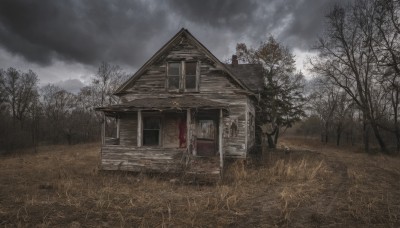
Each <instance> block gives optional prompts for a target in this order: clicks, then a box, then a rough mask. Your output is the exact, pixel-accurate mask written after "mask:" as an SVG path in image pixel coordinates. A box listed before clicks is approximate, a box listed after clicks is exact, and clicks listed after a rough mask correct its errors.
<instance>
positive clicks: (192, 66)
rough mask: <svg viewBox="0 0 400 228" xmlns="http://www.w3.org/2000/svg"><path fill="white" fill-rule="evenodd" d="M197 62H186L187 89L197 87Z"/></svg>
mask: <svg viewBox="0 0 400 228" xmlns="http://www.w3.org/2000/svg"><path fill="white" fill-rule="evenodd" d="M196 68H197V63H196V62H186V63H185V89H186V90H190V89H193V90H194V89H196V81H197V80H196V78H197V75H196V72H197V69H196Z"/></svg>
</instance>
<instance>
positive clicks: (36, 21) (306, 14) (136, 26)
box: [0, 0, 335, 91]
mask: <svg viewBox="0 0 400 228" xmlns="http://www.w3.org/2000/svg"><path fill="white" fill-rule="evenodd" d="M334 2H335V1H333V0H269V1H267V0H249V1H244V0H234V1H233V0H232V1H230V0H223V1H217V0H199V1H195V0H193V1H188V0H166V1H158V0H138V1H133V0H118V1H108V0H88V1H81V0H65V1H55V0H40V1H33V0H2V1H1V2H0V68H3V69H6V68H8V67H14V68H17V69H19V70H22V71H26V70H28V69H32V70H33V71H35V72H36V73H37V74H38V75H39V79H40V84H41V85H44V84H47V83H55V84H58V85H60V86H62V87H64V88H66V89H68V90H70V91H77V90H79V88H80V87H82V86H83V85H84V84H85V83H86V84H87V83H88V82H89V81H90V77H91V76H92V75H93V74H95V72H96V69H97V68H98V66H99V65H100V63H101V62H102V61H107V62H110V63H112V64H118V65H120V66H121V67H122V68H123V69H124V70H125V71H126V72H127V73H134V72H135V71H136V70H137V69H138V68H139V67H140V66H141V65H143V64H144V63H145V62H146V61H147V59H148V58H150V57H151V55H152V54H154V53H155V52H156V51H157V50H158V49H159V48H160V47H161V46H162V45H163V44H164V43H165V42H167V41H168V40H169V39H170V38H171V37H172V36H173V35H175V33H177V32H178V31H179V30H180V29H181V28H182V27H184V28H187V29H188V30H189V31H190V32H191V33H192V34H193V35H194V36H195V37H196V38H197V39H198V40H200V42H202V43H203V44H204V45H205V46H206V47H207V48H208V49H209V50H211V52H213V53H214V55H215V56H217V57H218V58H219V59H220V60H224V59H226V58H228V57H230V56H231V55H232V54H233V53H234V51H235V45H236V43H238V42H245V43H246V44H248V45H249V46H254V47H256V46H257V45H258V44H259V43H260V41H262V40H265V39H266V37H267V36H269V35H273V36H275V37H276V39H277V40H278V41H280V42H281V43H283V44H284V45H286V46H288V47H289V48H290V49H291V50H292V51H293V53H294V54H295V55H296V60H297V67H298V69H301V68H302V67H303V61H304V58H305V56H306V55H307V54H309V53H310V47H311V46H312V44H313V43H314V42H315V40H316V39H317V37H318V35H319V34H321V33H322V30H323V26H324V20H325V19H324V16H325V15H326V14H327V12H328V11H329V9H330V8H331V7H332V4H333V3H334Z"/></svg>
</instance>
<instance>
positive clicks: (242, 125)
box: [121, 39, 249, 158]
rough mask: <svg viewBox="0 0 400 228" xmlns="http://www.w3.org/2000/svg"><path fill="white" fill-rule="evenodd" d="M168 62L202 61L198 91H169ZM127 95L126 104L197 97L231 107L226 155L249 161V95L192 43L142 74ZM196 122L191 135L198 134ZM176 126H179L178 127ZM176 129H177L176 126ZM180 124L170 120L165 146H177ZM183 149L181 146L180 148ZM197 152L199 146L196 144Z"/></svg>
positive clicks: (226, 126)
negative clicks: (247, 155) (146, 100)
mask: <svg viewBox="0 0 400 228" xmlns="http://www.w3.org/2000/svg"><path fill="white" fill-rule="evenodd" d="M168 61H199V62H200V67H199V68H200V77H199V90H198V91H197V92H180V93H177V92H174V93H171V92H169V91H167V90H166V89H165V84H166V83H165V80H166V68H167V67H166V65H167V63H168ZM126 92H127V93H126V94H124V95H122V96H121V99H122V102H129V101H131V100H134V99H142V98H148V97H152V98H168V97H170V96H187V95H190V96H196V97H201V98H204V99H209V100H213V101H217V102H220V103H223V104H226V105H227V106H228V115H227V116H225V117H224V123H223V124H224V134H223V142H224V147H223V148H224V153H225V156H227V157H241V158H245V157H246V154H247V149H248V145H246V143H248V142H247V141H246V134H248V132H249V131H248V129H247V128H248V123H247V122H246V121H247V119H246V110H248V109H247V106H248V101H247V99H248V95H246V94H245V93H244V90H243V89H242V88H240V86H239V85H238V84H237V82H235V81H234V80H233V79H231V78H230V76H228V75H227V74H226V73H225V72H223V70H222V69H221V68H219V67H218V66H217V64H216V63H214V62H213V61H211V60H210V58H209V57H208V56H206V54H204V53H203V52H202V51H201V50H199V49H198V48H197V47H196V46H195V45H193V44H191V43H190V42H189V41H188V40H187V39H182V40H180V41H179V42H178V43H177V44H175V46H173V48H171V49H170V50H169V52H168V53H167V54H165V55H164V56H162V57H160V58H159V59H158V60H157V61H156V62H155V63H154V64H153V65H152V66H150V67H149V68H148V70H147V71H146V72H145V73H144V74H143V75H141V76H140V77H139V78H138V79H137V80H136V81H135V82H134V83H133V86H131V88H129V89H127V91H126ZM193 124H194V122H192V126H191V128H190V132H189V134H193V133H194V132H195V129H194V126H193ZM232 124H234V125H235V126H236V128H237V129H236V132H235V133H234V134H233V133H232ZM174 125H175V126H174ZM172 126H174V127H172ZM177 130H178V129H177V123H176V122H174V121H166V122H165V123H164V126H163V131H164V133H163V140H162V142H163V146H164V147H177V144H178V143H179V142H178V139H177V137H176V138H175V140H173V136H174V135H178V134H179V133H178V132H177ZM178 146H179V145H178ZM192 147H194V148H193V149H195V145H193V146H192Z"/></svg>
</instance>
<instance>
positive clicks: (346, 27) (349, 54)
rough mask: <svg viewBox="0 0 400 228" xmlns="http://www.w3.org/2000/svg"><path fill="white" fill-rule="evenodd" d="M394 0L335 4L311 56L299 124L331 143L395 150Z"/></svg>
mask: <svg viewBox="0 0 400 228" xmlns="http://www.w3.org/2000/svg"><path fill="white" fill-rule="evenodd" d="M399 13H400V1H399V0H373V1H370V0H357V1H354V2H353V3H351V4H350V5H346V6H345V7H343V6H335V7H334V8H333V9H332V10H331V11H330V13H329V14H328V15H327V18H326V19H327V23H326V29H325V32H324V35H323V36H322V37H321V38H320V39H319V41H318V42H317V44H316V46H315V50H316V51H318V53H319V55H318V57H317V58H315V59H311V65H312V68H311V69H312V71H313V72H314V73H315V74H316V75H317V77H315V78H314V79H313V80H312V81H311V82H310V83H309V85H310V94H311V98H312V99H311V100H310V103H309V105H310V117H309V118H308V119H307V120H306V121H305V122H304V123H303V126H302V127H301V128H300V129H299V131H301V132H302V133H303V134H309V135H318V134H319V135H320V137H321V141H323V142H325V143H328V142H330V141H334V142H335V143H336V144H337V145H340V144H343V143H348V144H355V143H363V145H364V150H365V151H370V150H371V147H372V146H377V147H378V148H379V149H380V150H381V151H383V152H390V151H393V150H395V151H397V152H399V151H400V126H399V104H400V77H399V76H400V36H399V35H400V34H399V32H400V18H399V15H400V14H399Z"/></svg>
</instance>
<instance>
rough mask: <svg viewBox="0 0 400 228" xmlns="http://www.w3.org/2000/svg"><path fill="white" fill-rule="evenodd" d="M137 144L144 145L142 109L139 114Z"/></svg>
mask: <svg viewBox="0 0 400 228" xmlns="http://www.w3.org/2000/svg"><path fill="white" fill-rule="evenodd" d="M137 121H138V122H137V146H138V147H141V146H142V110H140V109H139V110H138V115H137Z"/></svg>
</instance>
